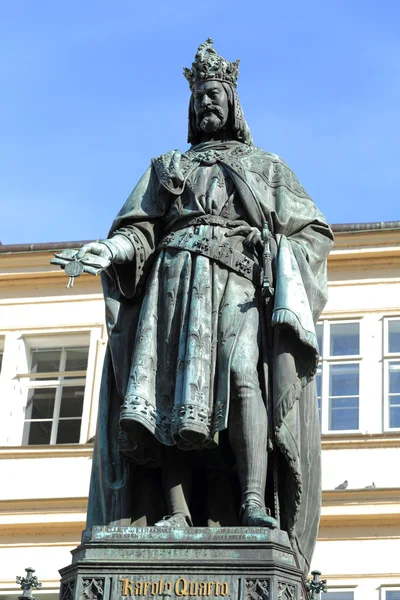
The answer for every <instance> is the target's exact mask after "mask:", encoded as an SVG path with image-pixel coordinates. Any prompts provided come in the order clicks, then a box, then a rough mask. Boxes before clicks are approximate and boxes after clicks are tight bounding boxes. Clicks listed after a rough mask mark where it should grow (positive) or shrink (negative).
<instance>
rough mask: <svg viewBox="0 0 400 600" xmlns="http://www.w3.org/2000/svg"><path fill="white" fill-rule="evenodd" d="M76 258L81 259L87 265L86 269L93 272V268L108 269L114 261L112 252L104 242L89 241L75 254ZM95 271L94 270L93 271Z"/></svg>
mask: <svg viewBox="0 0 400 600" xmlns="http://www.w3.org/2000/svg"><path fill="white" fill-rule="evenodd" d="M74 258H75V260H80V261H81V263H82V264H83V265H84V267H85V271H87V272H89V273H90V272H92V269H94V270H96V271H97V272H98V270H99V269H100V270H101V271H102V270H103V269H107V267H109V266H110V265H111V262H112V258H113V256H112V252H111V250H110V248H109V247H108V246H107V245H106V244H105V243H103V242H89V243H88V244H85V245H84V246H82V248H81V249H80V250H78V252H77V253H76V254H75V257H74ZM93 272H94V271H93Z"/></svg>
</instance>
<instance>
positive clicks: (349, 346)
mask: <svg viewBox="0 0 400 600" xmlns="http://www.w3.org/2000/svg"><path fill="white" fill-rule="evenodd" d="M330 354H331V356H348V355H350V354H360V324H359V323H337V324H333V323H332V324H331V345H330Z"/></svg>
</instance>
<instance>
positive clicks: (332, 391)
mask: <svg viewBox="0 0 400 600" xmlns="http://www.w3.org/2000/svg"><path fill="white" fill-rule="evenodd" d="M358 393H359V365H358V363H356V364H346V365H330V367H329V395H330V396H358Z"/></svg>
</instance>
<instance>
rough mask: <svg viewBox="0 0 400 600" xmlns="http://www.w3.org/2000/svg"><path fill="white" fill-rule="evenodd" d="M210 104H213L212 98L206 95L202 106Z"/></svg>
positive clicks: (202, 100)
mask: <svg viewBox="0 0 400 600" xmlns="http://www.w3.org/2000/svg"><path fill="white" fill-rule="evenodd" d="M209 104H211V100H210V98H209V97H208V96H207V94H204V96H203V98H202V99H201V106H203V107H204V106H208V105H209Z"/></svg>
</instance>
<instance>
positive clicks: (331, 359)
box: [318, 316, 363, 435]
mask: <svg viewBox="0 0 400 600" xmlns="http://www.w3.org/2000/svg"><path fill="white" fill-rule="evenodd" d="M352 323H358V325H359V336H360V337H359V344H360V353H359V354H348V355H345V356H331V355H330V326H331V325H345V324H349V325H350V324H352ZM362 323H363V318H362V316H360V317H358V318H351V319H335V318H325V319H321V320H320V321H319V322H318V325H322V353H321V356H320V360H319V366H320V367H321V433H322V434H329V435H343V434H358V433H360V432H361V431H362V410H361V402H362V400H361V399H362V381H363V365H362V361H363V355H362V351H363V327H362ZM340 364H358V365H359V392H358V398H359V402H358V428H357V429H330V428H329V417H330V397H329V370H330V365H340Z"/></svg>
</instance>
